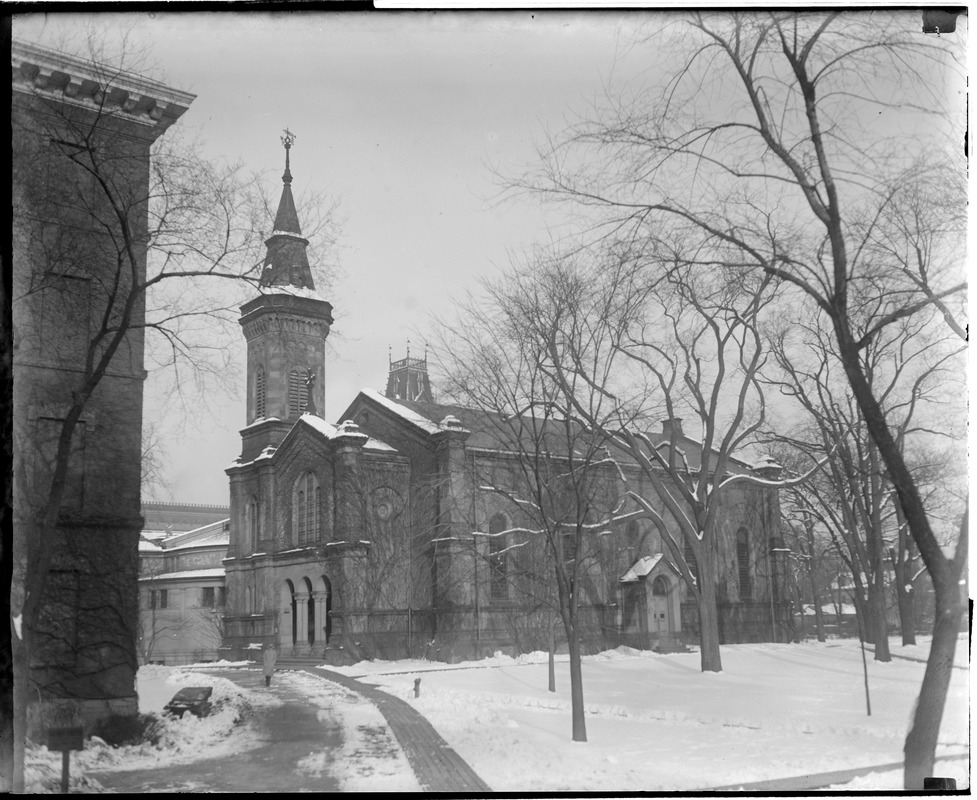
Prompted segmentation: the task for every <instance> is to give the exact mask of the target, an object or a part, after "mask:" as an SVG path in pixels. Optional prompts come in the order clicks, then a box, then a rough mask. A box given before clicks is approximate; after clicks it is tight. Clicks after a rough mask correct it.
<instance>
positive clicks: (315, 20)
mask: <svg viewBox="0 0 977 800" xmlns="http://www.w3.org/2000/svg"><path fill="white" fill-rule="evenodd" d="M91 19H95V24H96V26H97V27H98V28H99V29H100V30H105V31H106V32H107V33H109V37H108V40H109V41H110V42H111V41H112V32H113V31H114V30H116V29H120V30H121V29H127V28H132V31H131V33H130V39H131V40H132V41H133V42H134V43H135V44H136V45H137V46H140V45H143V44H145V45H146V46H147V47H148V50H149V53H148V61H147V68H146V69H145V70H141V71H143V72H144V73H146V74H148V75H149V76H150V77H154V78H157V79H159V80H162V81H164V82H165V83H167V84H168V85H170V86H172V87H174V88H178V89H182V90H185V91H189V92H193V93H195V94H196V95H197V99H196V100H195V101H194V102H193V104H192V105H191V107H190V110H189V111H188V112H187V113H186V114H185V115H184V116H183V117H182V118H181V119H180V121H179V122H178V123H177V124H178V125H179V126H180V127H181V128H184V129H186V130H187V131H188V132H194V133H197V132H199V134H200V135H201V137H202V138H203V140H204V141H205V142H206V146H207V150H208V153H209V154H212V155H214V156H220V157H226V158H228V159H230V160H232V161H237V160H241V161H243V162H244V163H245V164H246V165H247V166H248V167H249V168H250V169H253V170H256V171H257V170H260V171H265V170H267V173H268V192H269V194H271V195H273V196H274V197H275V198H276V201H277V196H278V193H279V192H280V186H281V182H280V181H281V177H280V176H281V171H282V166H283V150H282V146H281V142H280V140H279V137H280V135H281V131H282V129H283V128H285V127H286V126H287V127H288V128H289V129H290V130H292V131H294V132H295V133H296V134H297V137H298V138H297V141H296V143H295V146H294V148H293V150H292V158H291V161H292V173H293V175H294V183H293V188H294V190H295V192H296V195H297V196H300V195H301V194H302V193H303V192H304V191H307V190H318V191H321V192H323V193H326V194H328V195H330V196H333V197H335V198H336V199H337V200H338V201H339V215H340V217H341V218H342V220H343V229H342V237H341V240H340V243H339V244H340V246H339V248H338V250H337V251H336V252H335V253H330V254H326V255H327V257H328V258H329V259H336V258H338V261H339V263H340V267H341V277H340V278H339V279H338V280H337V281H336V283H335V286H334V288H333V290H332V293H331V296H330V297H329V298H328V299H329V300H330V302H332V304H333V306H334V317H335V320H336V321H335V324H334V326H333V334H332V335H331V336H330V345H331V348H330V352H329V354H328V355H327V363H326V374H325V381H326V409H325V414H324V416H325V417H326V419H328V420H330V421H337V419H336V418H337V417H338V416H339V415H340V414H341V413H342V412H343V410H344V409H345V408H346V407H347V405H348V404H349V403H350V402H351V401H352V400H353V398H354V397H355V395H356V392H357V391H358V390H359V389H361V388H363V387H366V386H369V387H376V388H381V389H382V388H383V386H384V385H385V382H386V373H387V363H388V361H387V359H388V347H392V348H393V356H394V358H395V359H396V358H400V357H402V356H403V355H404V351H405V347H406V342H407V339H408V337H409V338H410V339H411V346H412V352H413V353H414V354H415V355H417V354H420V353H421V352H422V351H423V336H424V331H425V329H426V328H427V327H428V321H429V319H430V317H431V315H432V314H441V315H450V313H451V309H452V298H453V297H460V296H461V295H462V294H463V293H464V292H465V291H466V290H468V289H474V288H475V287H476V282H477V280H478V278H479V277H480V276H485V275H492V274H493V273H494V272H495V271H496V270H498V269H499V268H501V267H504V266H505V265H507V264H508V262H509V253H510V252H519V251H520V250H522V249H523V248H525V247H526V246H527V245H528V244H530V243H531V242H533V241H539V240H545V239H547V238H548V237H549V236H550V235H551V233H550V232H549V230H548V227H547V221H546V220H545V219H544V217H543V214H542V212H541V210H540V209H539V208H538V206H536V205H534V204H532V203H530V202H525V203H518V202H515V203H514V202H509V203H505V204H503V205H501V206H500V205H498V203H497V202H495V200H496V196H497V194H498V191H499V186H498V183H497V179H496V178H495V177H494V175H493V169H492V168H493V167H498V168H499V169H501V170H502V171H503V172H508V173H510V174H516V173H517V171H518V170H519V168H520V165H523V164H528V163H530V162H532V161H533V156H534V149H533V141H534V139H538V138H540V137H541V136H542V135H543V133H544V131H545V130H546V129H547V128H549V129H551V130H554V131H555V130H559V129H561V128H562V127H564V124H565V121H566V119H567V118H568V116H571V115H572V114H573V112H574V111H575V110H576V111H580V110H582V109H585V108H586V107H587V105H588V104H589V103H590V102H592V101H593V99H594V98H595V96H597V95H600V94H601V92H602V86H603V84H604V82H605V81H607V80H608V79H609V78H610V77H611V75H612V73H613V71H614V70H615V64H616V60H617V58H618V54H619V52H620V51H621V50H623V49H624V48H626V46H627V42H628V39H629V31H630V30H632V29H633V26H634V25H636V24H638V23H640V22H641V21H642V20H645V19H647V17H646V16H645V15H644V14H640V15H639V14H633V13H629V14H624V13H595V12H579V13H559V14H552V13H551V14H542V13H539V12H536V13H530V12H510V13H499V12H493V13H481V14H474V13H463V14H452V13H443V12H439V13H420V12H418V13H399V14H390V15H379V14H350V13H340V14H325V13H295V12H292V13H279V14H274V15H272V14H264V13H240V14H230V13H226V12H222V13H218V14H211V13H185V14H162V13H158V14H153V15H150V14H135V13H133V14H122V15H98V16H87V15H86V16H82V15H67V14H48V15H41V14H37V15H26V16H21V17H18V18H17V19H15V21H14V35H15V36H18V37H20V38H24V39H26V40H28V41H34V42H38V43H41V44H49V45H55V44H58V43H60V42H62V41H63V37H64V34H65V31H66V30H67V31H69V32H72V31H74V32H77V31H78V30H81V29H82V28H83V27H84V23H85V22H86V21H87V20H91ZM78 49H79V51H81V49H82V48H81V47H79V48H78ZM299 216H300V219H301V216H302V209H301V208H299ZM270 227H271V220H269V228H270ZM316 257H317V254H315V253H311V259H310V260H314V259H316ZM228 346H229V347H231V348H233V349H234V350H235V352H236V355H237V357H238V361H239V363H241V364H243V358H244V355H245V342H244V338H243V336H241V335H240V334H237V336H236V337H234V338H233V339H232V340H231V341H229V342H228ZM153 388H154V382H153V381H152V380H150V381H149V383H148V384H147V390H148V391H147V400H146V409H145V413H146V417H147V419H149V420H154V419H159V420H161V422H162V423H163V429H162V430H163V434H164V438H165V440H166V455H167V459H168V462H169V468H168V469H167V480H168V482H169V484H170V485H169V493H168V494H169V495H170V496H171V497H172V499H173V500H176V501H181V502H195V503H208V502H212V503H226V502H227V500H228V488H227V477H226V475H224V469H225V467H227V466H228V465H229V464H230V463H231V462H232V460H233V459H234V458H235V457H236V456H237V455H238V454H239V453H240V437H239V434H238V431H239V430H240V428H242V427H243V426H244V424H245V407H244V392H243V379H242V386H241V387H240V388H239V390H238V391H237V392H236V396H235V397H229V398H221V397H208V398H207V400H206V404H207V406H209V408H210V409H211V410H212V411H213V412H215V413H214V414H213V415H209V414H205V413H204V412H203V410H201V413H200V417H199V419H196V420H191V421H190V424H188V425H185V426H180V425H179V423H180V422H181V420H179V419H176V418H173V417H171V416H167V414H166V413H165V410H164V409H165V408H166V403H165V402H164V401H163V400H161V399H160V398H158V397H154V396H153Z"/></svg>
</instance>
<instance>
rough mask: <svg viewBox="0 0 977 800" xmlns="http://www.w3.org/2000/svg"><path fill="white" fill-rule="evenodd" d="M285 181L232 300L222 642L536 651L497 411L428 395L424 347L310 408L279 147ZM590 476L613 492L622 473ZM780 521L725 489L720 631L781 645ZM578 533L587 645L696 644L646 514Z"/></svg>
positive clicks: (314, 298)
mask: <svg viewBox="0 0 977 800" xmlns="http://www.w3.org/2000/svg"><path fill="white" fill-rule="evenodd" d="M289 144H290V143H286V153H288V149H287V148H288V146H289ZM283 180H284V187H283V190H282V198H281V202H280V205H279V210H278V214H277V217H276V220H275V225H274V232H273V234H272V235H271V237H270V238H269V239H268V240H267V246H268V255H267V257H266V262H265V279H264V280H263V281H262V287H261V293H260V294H259V295H258V296H257V297H255V298H254V299H253V300H251V301H249V302H248V303H246V304H245V305H244V306H242V308H241V320H240V321H241V326H242V329H243V333H244V338H245V340H246V342H247V348H248V355H247V397H248V402H247V419H246V426H245V427H244V428H243V430H242V431H241V439H242V448H241V454H240V456H239V457H238V458H237V459H236V461H235V462H234V463H233V464H232V465H231V466H230V467H229V468H228V469H227V474H228V476H229V479H230V501H231V514H230V546H229V548H228V553H227V558H226V559H225V562H224V564H225V567H226V570H227V590H228V596H227V611H226V616H225V620H224V646H223V648H222V653H223V654H225V655H226V656H228V657H230V658H241V657H242V656H245V655H246V654H247V652H248V650H249V649H253V648H254V647H255V646H260V645H262V644H268V643H274V644H276V645H277V646H278V647H279V648H281V651H282V652H283V653H284V654H286V655H292V656H310V657H314V658H316V659H323V660H328V661H336V662H339V661H348V660H351V659H360V658H364V657H399V656H404V655H414V656H419V655H428V656H431V657H436V658H442V659H458V658H465V657H472V656H478V655H484V654H491V653H492V652H494V651H495V650H497V649H501V650H506V651H509V652H515V651H519V650H531V649H538V648H540V647H545V643H546V641H547V639H548V634H547V632H548V629H549V627H550V625H551V624H552V623H553V622H554V619H555V615H554V613H553V611H552V610H550V609H547V608H545V604H544V603H543V602H542V601H541V599H540V598H539V596H536V597H534V594H533V593H534V592H536V587H538V586H540V585H541V581H542V582H545V581H546V578H547V575H548V574H549V573H548V571H547V569H546V567H545V559H544V558H542V545H541V543H540V542H539V540H538V539H536V540H533V539H531V538H524V537H523V535H522V534H519V533H506V531H509V530H510V529H514V528H518V526H519V525H520V524H524V523H523V521H522V520H521V519H520V517H519V515H518V513H516V512H514V510H513V508H512V506H511V504H509V503H507V502H505V501H504V499H503V498H502V497H500V496H499V494H498V493H496V492H494V491H492V490H491V489H486V486H485V485H486V481H487V478H488V477H492V478H493V480H494V483H495V485H497V486H498V485H501V484H502V483H505V482H506V481H510V482H512V481H515V480H518V475H517V470H516V469H514V467H513V459H512V457H511V452H509V450H508V448H509V445H508V444H507V443H506V442H505V441H503V440H502V439H500V438H499V436H498V435H497V434H496V433H495V432H494V430H493V426H492V424H491V419H490V417H489V416H488V415H486V414H484V413H482V412H480V411H476V410H473V409H468V408H461V407H457V406H447V405H443V404H437V403H434V402H433V398H432V395H431V389H430V382H429V379H428V374H427V363H426V360H422V359H417V358H410V356H409V355H408V357H407V358H405V359H403V360H400V361H393V360H391V362H390V365H389V366H390V371H389V375H388V380H387V389H386V392H385V393H380V392H376V391H373V390H364V391H362V392H361V393H360V394H359V395H358V396H357V397H356V398H355V399H354V400H353V402H352V404H351V405H350V406H349V408H348V409H347V410H346V411H345V412H344V414H342V415H341V417H340V418H339V420H340V421H339V422H338V424H332V423H329V422H326V421H325V420H324V419H322V417H321V416H320V413H321V411H320V410H321V409H322V408H323V402H322V401H323V396H324V381H323V375H324V374H325V370H324V358H325V357H324V349H325V340H326V337H327V336H328V334H329V330H330V326H331V324H332V313H331V312H332V307H331V306H330V304H329V303H328V302H326V301H325V300H324V299H323V298H321V297H320V296H319V295H318V294H317V292H316V290H315V285H314V281H313V278H312V272H311V270H310V268H309V262H308V258H307V255H306V252H305V247H306V245H307V244H308V243H307V241H306V240H305V239H304V238H303V237H302V234H301V228H300V226H299V222H298V217H297V214H296V209H295V205H294V201H293V199H292V193H291V181H292V175H291V171H290V167H289V162H288V156H287V155H286V169H285V175H284V176H283ZM669 426H680V421H678V420H676V421H672V422H667V421H666V422H665V423H664V428H663V433H661V434H651V436H652V438H654V437H655V436H658V437H661V438H662V439H665V440H667V439H668V436H669V432H670V430H671V428H670V427H669ZM676 436H677V441H679V442H680V443H681V446H682V447H683V449H684V451H685V452H686V457H687V458H688V459H689V461H690V464H692V468H697V466H696V465H697V463H698V456H699V451H700V450H701V447H700V446H699V445H698V444H697V443H696V442H694V441H693V440H692V439H689V438H688V437H686V436H684V435H683V434H682V432H681V430H680V428H676ZM618 455H619V456H620V461H619V463H620V466H621V468H622V469H623V470H627V471H630V472H631V473H632V479H633V480H634V481H635V482H636V483H639V484H640V476H639V474H638V471H637V469H636V466H635V465H634V464H632V463H630V462H629V459H628V457H627V455H626V454H624V453H619V454H618ZM729 469H730V470H731V471H733V472H747V473H748V472H755V473H756V474H757V475H758V476H759V477H770V473H769V469H770V465H769V464H763V465H760V466H757V467H753V466H751V465H749V464H746V463H744V462H741V461H735V460H733V461H731V462H730V465H729ZM595 479H596V480H599V481H600V482H601V483H602V485H603V487H605V490H606V495H605V497H606V499H607V500H608V501H611V500H613V499H614V498H616V497H622V496H623V489H622V485H621V483H620V481H619V473H618V471H617V470H616V469H615V468H613V467H604V468H602V469H600V470H597V471H596V472H595ZM500 482H501V483H500ZM646 488H647V487H646ZM779 520H780V513H779V496H778V493H777V490H776V489H775V488H764V487H759V486H746V487H743V488H739V489H737V490H735V491H730V492H729V500H728V502H727V508H726V511H725V513H724V515H723V518H722V520H721V521H720V524H719V534H720V537H719V544H718V563H719V581H720V584H719V587H718V590H719V592H718V593H719V598H720V637H721V641H725V642H736V641H769V640H771V639H778V638H779V639H780V640H782V641H786V640H787V629H788V627H789V625H790V614H789V606H788V604H787V602H786V598H785V597H784V587H783V584H784V575H785V564H784V563H783V555H782V552H783V548H782V546H780V538H779V537H780V534H779ZM497 533H502V534H503V535H501V536H494V537H493V536H491V535H487V534H497ZM586 548H587V550H588V554H587V557H588V562H587V563H588V566H587V568H586V570H585V574H584V575H582V576H581V586H582V599H581V602H580V605H581V614H582V618H583V624H584V626H585V630H584V633H583V639H584V645H585V647H587V648H588V649H591V650H594V649H598V648H601V647H606V646H609V645H610V646H613V645H616V644H620V643H627V644H633V645H635V646H641V647H659V648H661V649H667V648H669V647H674V646H678V645H679V644H680V643H681V642H682V641H683V640H693V641H694V640H695V639H696V636H697V626H698V617H697V613H696V608H695V606H694V604H692V603H690V602H689V597H688V594H687V591H686V588H685V586H684V584H683V583H682V581H680V580H679V577H678V573H677V570H676V569H675V567H674V565H673V564H672V563H671V560H670V558H669V556H668V555H667V554H666V553H665V548H663V547H662V543H661V540H660V538H659V536H658V534H657V532H656V531H654V530H652V528H651V526H649V525H646V524H644V523H637V522H632V523H630V524H628V525H619V526H617V525H616V526H613V528H612V529H611V530H608V531H603V532H601V534H600V535H597V534H595V535H594V536H593V537H592V540H591V541H588V542H587V544H586ZM579 557H581V558H583V554H580V556H579ZM541 564H543V566H542V567H540V565H541ZM557 630H558V631H559V627H557Z"/></svg>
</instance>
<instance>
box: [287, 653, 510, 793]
mask: <svg viewBox="0 0 977 800" xmlns="http://www.w3.org/2000/svg"><path fill="white" fill-rule="evenodd" d="M281 668H282V669H289V668H290V667H287V666H285V665H282V666H281ZM294 669H301V670H304V671H305V672H308V673H310V674H312V675H317V676H318V677H320V678H325V679H326V680H328V681H332V682H333V683H338V684H339V685H341V686H345V687H346V688H347V689H350V690H351V691H354V692H356V693H358V694H361V695H363V696H364V697H366V698H367V699H368V700H370V701H371V702H372V703H373V704H374V705H375V706H376V707H377V708H378V709H380V713H381V714H383V716H384V717H386V719H387V723H388V724H389V725H390V730H391V731H393V734H394V736H396V737H397V741H398V742H400V746H401V747H402V748H403V749H404V754H405V755H406V756H407V760H408V761H409V762H410V765H411V767H412V768H413V770H414V774H415V775H416V776H417V780H418V782H419V783H420V784H421V786H422V787H423V788H424V789H425V790H426V791H429V792H453V793H464V794H472V793H479V794H482V793H485V792H491V791H492V790H491V789H490V788H489V786H488V784H486V783H485V781H483V780H482V779H481V778H480V777H478V775H477V774H476V773H475V770H473V769H472V768H471V767H470V766H468V764H467V762H465V761H463V760H462V758H461V756H459V755H458V754H457V753H456V752H455V751H454V750H452V749H451V747H450V746H449V745H448V743H447V742H446V741H445V740H444V739H442V738H441V735H440V734H439V733H438V732H437V731H436V730H434V727H433V726H432V725H431V723H430V722H428V721H427V720H426V719H425V718H424V717H423V716H422V715H421V714H420V713H418V711H417V710H415V709H414V708H413V707H412V706H411V705H410V703H407V702H405V701H403V700H401V699H400V698H399V697H394V696H393V695H390V694H387V693H386V692H384V691H381V690H380V689H377V688H376V687H374V686H370V685H369V684H366V683H362V682H360V681H358V680H355V679H354V678H347V677H346V676H345V675H341V674H340V673H338V672H333V671H332V670H329V669H322V668H321V667H307V666H302V667H294Z"/></svg>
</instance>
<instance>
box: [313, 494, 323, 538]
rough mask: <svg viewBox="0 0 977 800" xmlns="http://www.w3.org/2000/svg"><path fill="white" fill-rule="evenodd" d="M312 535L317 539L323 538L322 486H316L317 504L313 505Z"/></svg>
mask: <svg viewBox="0 0 977 800" xmlns="http://www.w3.org/2000/svg"><path fill="white" fill-rule="evenodd" d="M312 536H313V538H314V539H315V540H316V541H319V540H320V539H322V488H321V487H320V486H316V487H315V505H313V506H312Z"/></svg>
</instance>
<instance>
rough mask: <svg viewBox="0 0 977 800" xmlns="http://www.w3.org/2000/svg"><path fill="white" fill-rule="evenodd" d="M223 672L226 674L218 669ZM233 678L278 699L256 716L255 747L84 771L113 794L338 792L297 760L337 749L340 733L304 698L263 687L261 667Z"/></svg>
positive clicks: (329, 780)
mask: <svg viewBox="0 0 977 800" xmlns="http://www.w3.org/2000/svg"><path fill="white" fill-rule="evenodd" d="M220 674H221V675H224V676H227V673H226V672H222V673H220ZM233 679H234V682H235V683H237V684H239V685H240V686H244V687H247V688H249V689H259V690H261V691H269V692H272V693H274V694H275V695H277V696H278V697H279V698H280V699H281V700H282V701H283V702H282V705H280V706H273V707H270V708H266V709H262V710H261V714H260V716H259V717H258V720H257V734H258V736H259V738H260V740H261V744H260V745H259V746H258V747H254V748H249V749H247V750H243V751H241V752H240V753H234V754H231V755H223V756H219V757H216V758H208V759H204V760H201V761H194V762H191V763H189V764H179V765H174V766H170V767H154V768H150V769H136V770H114V771H110V772H100V771H94V770H93V771H91V772H90V773H89V774H90V775H91V777H93V778H95V780H97V781H98V782H99V783H100V784H101V785H102V786H104V787H105V788H106V789H108V790H111V791H113V792H124V793H126V794H129V793H132V794H142V793H144V792H166V793H181V794H183V793H188V792H193V793H198V792H241V793H247V794H250V793H253V792H275V793H285V792H338V791H339V789H340V787H339V783H338V781H337V780H335V779H334V778H333V777H332V776H330V775H328V774H326V773H325V772H324V771H319V770H316V769H310V768H309V767H308V766H305V765H304V764H303V763H302V762H303V761H308V760H310V757H313V758H314V757H315V756H316V755H318V754H321V753H323V752H328V751H329V750H338V749H340V748H342V745H343V741H342V732H341V730H340V728H339V727H338V726H336V725H330V724H327V723H324V722H322V721H321V720H320V719H319V718H318V715H317V709H316V707H315V706H313V705H311V704H310V703H309V702H308V699H307V698H306V697H304V696H303V695H300V694H298V693H296V692H295V691H293V690H292V689H290V688H289V687H288V686H286V685H284V684H280V683H279V684H276V683H274V682H273V683H272V686H271V687H270V688H269V689H266V688H265V685H264V677H263V676H262V673H261V670H260V669H259V670H243V669H242V670H235V673H234V676H233Z"/></svg>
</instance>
